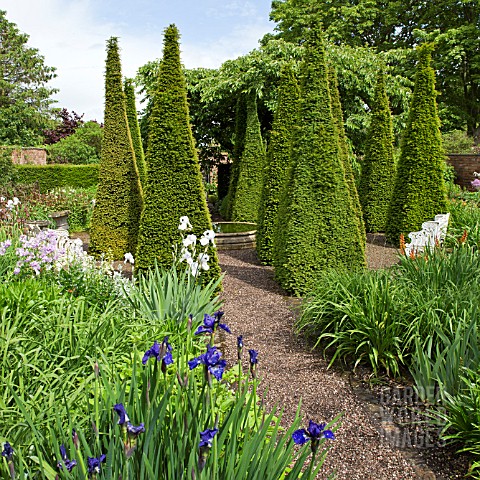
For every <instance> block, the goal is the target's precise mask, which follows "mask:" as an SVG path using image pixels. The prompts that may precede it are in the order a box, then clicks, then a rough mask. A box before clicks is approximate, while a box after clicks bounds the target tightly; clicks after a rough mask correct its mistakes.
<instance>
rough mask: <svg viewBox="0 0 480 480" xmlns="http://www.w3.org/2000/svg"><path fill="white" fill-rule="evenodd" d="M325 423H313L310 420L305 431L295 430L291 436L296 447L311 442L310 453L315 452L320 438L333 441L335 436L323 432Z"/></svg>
mask: <svg viewBox="0 0 480 480" xmlns="http://www.w3.org/2000/svg"><path fill="white" fill-rule="evenodd" d="M325 427H326V424H325V423H315V422H314V421H313V420H310V422H309V424H308V428H307V430H305V429H301V430H295V432H293V434H292V438H293V441H294V442H295V443H296V444H298V445H303V444H304V443H306V442H308V441H309V440H311V441H312V451H316V449H317V447H318V444H319V440H320V439H322V438H328V439H329V440H334V439H335V435H334V433H333V432H332V431H331V430H325Z"/></svg>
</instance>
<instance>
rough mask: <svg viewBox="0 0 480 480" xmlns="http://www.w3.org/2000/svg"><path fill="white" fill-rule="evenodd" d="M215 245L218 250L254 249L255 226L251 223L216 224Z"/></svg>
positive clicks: (214, 225) (214, 226)
mask: <svg viewBox="0 0 480 480" xmlns="http://www.w3.org/2000/svg"><path fill="white" fill-rule="evenodd" d="M213 228H214V230H215V243H216V245H217V249H218V250H242V249H245V248H255V239H256V233H257V224H256V223H251V222H216V223H214V224H213Z"/></svg>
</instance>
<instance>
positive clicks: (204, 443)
mask: <svg viewBox="0 0 480 480" xmlns="http://www.w3.org/2000/svg"><path fill="white" fill-rule="evenodd" d="M217 433H218V428H207V429H206V430H204V431H203V432H200V444H199V447H200V448H202V447H203V448H212V442H213V437H214V436H215V435H216V434H217Z"/></svg>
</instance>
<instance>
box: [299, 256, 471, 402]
mask: <svg viewBox="0 0 480 480" xmlns="http://www.w3.org/2000/svg"><path fill="white" fill-rule="evenodd" d="M479 259H480V253H479V252H478V251H476V250H474V249H471V248H467V247H457V248H454V249H453V251H452V252H451V253H446V252H445V251H444V250H442V249H435V250H434V251H433V252H431V253H428V254H425V255H424V256H419V257H417V258H415V259H411V258H408V257H405V256H400V257H399V264H398V265H397V266H395V267H393V268H392V269H391V270H389V271H367V272H363V273H343V272H330V273H329V272H325V273H324V275H322V277H320V279H319V280H318V283H317V287H316V289H315V290H314V291H313V292H312V293H311V295H310V296H309V297H308V298H307V300H306V301H305V302H304V305H303V307H302V315H301V317H300V319H299V321H298V322H297V325H296V328H297V331H299V332H304V333H305V334H306V335H307V336H309V337H311V338H313V339H315V340H316V342H317V343H316V346H319V345H320V343H321V344H322V346H327V347H334V350H333V352H334V353H333V358H332V361H331V362H333V361H334V360H335V359H337V358H338V359H343V360H352V361H354V362H356V364H358V363H363V364H366V365H369V366H371V368H372V369H373V371H374V373H375V374H378V373H379V372H380V371H381V369H385V370H386V371H387V372H390V373H391V374H393V375H398V374H399V373H400V372H401V366H402V365H404V366H406V367H409V368H411V370H412V372H413V374H414V377H415V379H416V380H417V383H418V385H419V387H422V388H423V387H425V386H426V385H428V388H425V389H424V390H425V391H426V392H427V393H428V394H430V393H431V392H434V393H435V394H436V393H437V392H438V390H439V389H440V388H443V389H444V390H447V391H448V389H449V388H450V387H449V386H448V385H453V386H454V385H455V382H454V380H449V379H448V378H446V376H443V377H441V376H440V374H441V373H442V372H450V373H448V375H449V376H450V378H454V377H455V375H456V376H457V377H458V368H459V365H460V364H459V363H458V359H460V358H463V359H464V361H465V362H467V363H468V364H469V365H470V364H474V363H475V361H476V359H477V352H476V350H475V347H474V346H475V344H476V338H477V337H476V330H475V328H476V326H475V327H470V323H469V322H474V321H475V322H476V321H477V318H478V314H477V307H476V304H477V303H478V302H477V300H476V299H478V297H479V296H480V283H479V282H478V278H479V276H480V262H479ZM472 329H473V330H472ZM467 333H468V335H467ZM422 350H423V351H425V352H429V354H427V355H421V354H420V351H422ZM447 354H448V356H447ZM455 359H456V360H455ZM427 360H428V362H429V363H428V364H426V363H425V362H426V361H427ZM454 360H455V361H454ZM421 362H423V363H421ZM436 362H437V363H436ZM446 363H448V365H447V366H446V368H444V366H445V364H446ZM435 365H437V366H436V367H435ZM442 365H443V367H442ZM435 368H436V370H435V371H436V372H437V373H438V374H439V375H438V376H436V375H431V372H432V371H434V369H435ZM442 369H443V370H442ZM422 376H423V378H422ZM450 390H451V388H450ZM432 395H433V393H432Z"/></svg>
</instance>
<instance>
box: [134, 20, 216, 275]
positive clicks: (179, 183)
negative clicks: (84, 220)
mask: <svg viewBox="0 0 480 480" xmlns="http://www.w3.org/2000/svg"><path fill="white" fill-rule="evenodd" d="M178 39H179V34H178V30H177V28H176V27H175V26H174V25H171V26H169V27H168V28H167V29H166V31H165V39H164V51H163V60H162V63H161V65H160V71H159V75H158V79H157V91H156V93H155V96H154V104H153V107H152V113H151V116H150V125H149V135H148V150H147V185H146V188H145V209H144V211H143V213H142V217H141V222H140V232H139V242H138V249H137V255H136V266H137V267H138V268H140V269H141V270H142V271H144V270H147V269H148V268H151V267H153V266H154V265H155V264H156V263H158V265H160V266H163V267H169V266H171V265H172V264H173V256H172V245H175V244H177V242H178V240H179V239H180V235H179V230H178V224H179V219H180V217H182V216H187V217H188V218H189V219H190V222H191V223H192V225H193V227H194V230H193V232H192V233H195V234H196V235H197V236H200V235H201V234H202V233H203V232H204V231H205V230H211V229H212V223H211V219H210V214H209V212H208V208H207V201H206V198H205V192H204V190H203V183H202V175H201V173H200V166H199V163H198V158H197V155H196V151H195V148H194V145H193V138H192V132H191V129H190V123H189V117H188V105H187V95H186V89H185V79H184V77H183V73H182V70H181V66H180V49H179V43H178ZM208 254H209V255H210V259H211V260H210V270H209V271H208V272H207V273H206V277H207V278H209V279H212V278H218V276H219V275H220V267H219V266H218V259H217V255H216V251H215V249H214V248H213V247H211V246H210V247H209V250H208Z"/></svg>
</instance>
